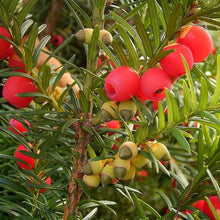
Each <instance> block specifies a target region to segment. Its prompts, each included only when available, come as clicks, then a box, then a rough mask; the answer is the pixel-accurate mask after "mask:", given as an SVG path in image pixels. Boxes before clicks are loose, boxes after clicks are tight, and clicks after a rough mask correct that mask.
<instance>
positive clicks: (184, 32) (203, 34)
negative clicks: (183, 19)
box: [177, 25, 213, 63]
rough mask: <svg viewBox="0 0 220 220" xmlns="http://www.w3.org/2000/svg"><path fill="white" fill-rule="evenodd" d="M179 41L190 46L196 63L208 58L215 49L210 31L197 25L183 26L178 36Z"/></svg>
mask: <svg viewBox="0 0 220 220" xmlns="http://www.w3.org/2000/svg"><path fill="white" fill-rule="evenodd" d="M177 43H180V44H184V45H186V46H188V47H189V49H190V50H191V51H192V54H193V59H194V63H199V62H201V61H203V60H204V59H206V57H208V55H209V54H210V53H211V52H212V50H213V42H212V38H211V37H210V35H209V33H208V32H207V31H206V30H205V29H204V28H203V27H200V26H197V25H193V26H191V25H189V26H184V27H182V28H181V29H180V31H179V34H178V37H177Z"/></svg>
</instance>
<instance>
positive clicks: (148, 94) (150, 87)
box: [140, 68, 171, 101]
mask: <svg viewBox="0 0 220 220" xmlns="http://www.w3.org/2000/svg"><path fill="white" fill-rule="evenodd" d="M165 88H167V89H169V90H170V89H171V80H170V78H169V76H168V75H167V73H166V72H164V71H163V70H162V69H159V68H151V69H148V70H147V71H146V72H144V74H143V75H142V76H141V80H140V93H141V94H142V95H143V96H144V97H145V99H147V100H151V101H155V100H162V99H163V98H165Z"/></svg>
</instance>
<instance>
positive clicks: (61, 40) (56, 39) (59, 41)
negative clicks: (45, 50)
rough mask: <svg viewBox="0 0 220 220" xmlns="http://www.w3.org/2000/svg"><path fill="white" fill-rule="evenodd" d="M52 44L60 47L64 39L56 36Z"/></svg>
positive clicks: (52, 39)
mask: <svg viewBox="0 0 220 220" xmlns="http://www.w3.org/2000/svg"><path fill="white" fill-rule="evenodd" d="M51 43H52V44H53V46H54V47H59V46H60V45H61V44H62V43H63V37H62V36H61V35H59V34H58V35H54V36H53V37H52V38H51Z"/></svg>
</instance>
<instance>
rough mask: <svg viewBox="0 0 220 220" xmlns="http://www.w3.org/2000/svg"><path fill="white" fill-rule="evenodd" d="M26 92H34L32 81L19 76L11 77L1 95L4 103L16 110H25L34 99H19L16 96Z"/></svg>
mask: <svg viewBox="0 0 220 220" xmlns="http://www.w3.org/2000/svg"><path fill="white" fill-rule="evenodd" d="M26 92H36V87H35V85H34V83H33V81H32V80H30V79H27V78H24V77H20V76H11V77H9V78H8V79H7V81H6V82H5V84H4V87H3V91H2V94H3V97H4V98H5V99H6V101H7V102H9V103H10V104H11V105H13V106H15V107H17V108H25V107H27V106H28V105H29V104H30V103H31V101H32V100H33V99H34V98H33V97H19V96H17V94H18V93H26Z"/></svg>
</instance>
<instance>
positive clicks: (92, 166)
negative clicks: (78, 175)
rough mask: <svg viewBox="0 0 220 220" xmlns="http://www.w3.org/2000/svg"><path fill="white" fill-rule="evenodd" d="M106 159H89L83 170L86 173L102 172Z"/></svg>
mask: <svg viewBox="0 0 220 220" xmlns="http://www.w3.org/2000/svg"><path fill="white" fill-rule="evenodd" d="M104 165H105V160H99V161H88V162H87V163H85V164H84V165H83V166H82V170H81V172H82V173H83V174H86V175H96V174H100V173H101V172H102V169H103V167H104Z"/></svg>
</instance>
